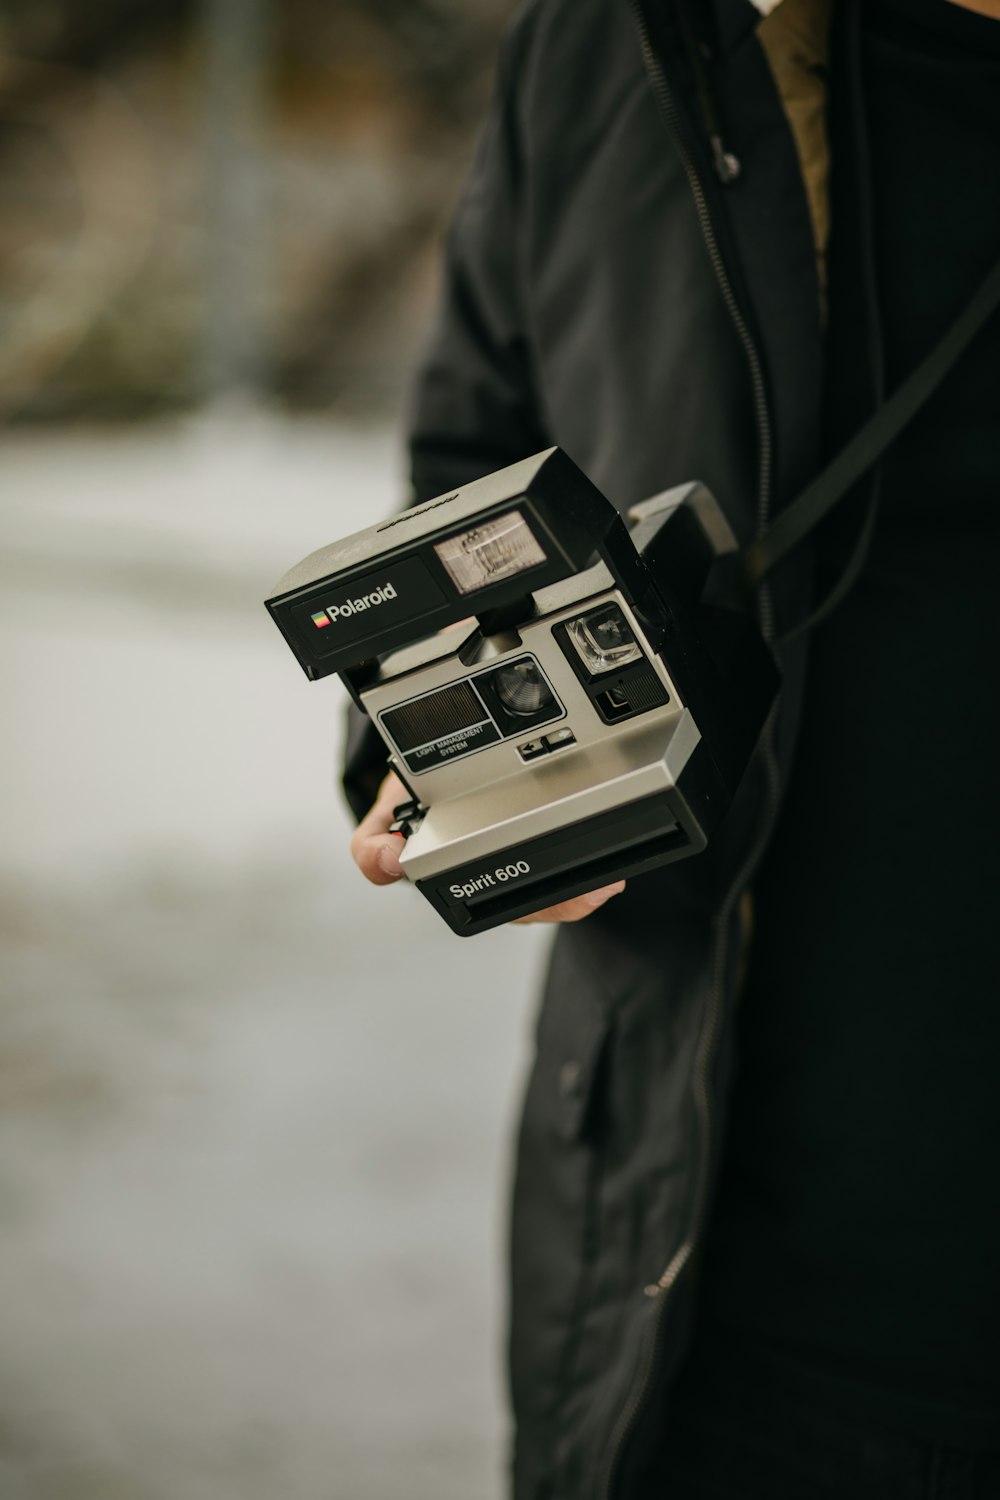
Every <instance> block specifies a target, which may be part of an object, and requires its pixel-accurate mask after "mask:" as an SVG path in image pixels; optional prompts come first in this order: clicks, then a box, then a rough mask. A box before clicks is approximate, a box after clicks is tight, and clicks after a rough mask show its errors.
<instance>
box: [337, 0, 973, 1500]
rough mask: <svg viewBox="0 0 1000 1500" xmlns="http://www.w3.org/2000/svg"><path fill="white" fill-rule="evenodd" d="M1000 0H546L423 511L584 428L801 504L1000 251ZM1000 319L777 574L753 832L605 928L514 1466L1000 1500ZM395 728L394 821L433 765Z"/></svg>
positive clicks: (646, 486) (505, 100)
mask: <svg viewBox="0 0 1000 1500" xmlns="http://www.w3.org/2000/svg"><path fill="white" fill-rule="evenodd" d="M998 156H1000V4H998V3H997V0H865V3H864V4H862V3H860V0H832V4H831V3H829V0H780V3H774V0H758V3H757V4H752V3H751V0H631V3H629V0H573V3H572V4H570V3H569V0H528V3H527V4H525V5H524V6H522V8H521V10H520V11H519V13H518V16H517V18H516V20H515V22H514V24H513V26H512V28H511V31H510V33H509V36H508V38H507V40H506V43H505V46H504V49H503V54H502V58H501V62H500V68H499V76H498V84H497V91H496V97H495V101H494V106H493V109H492V111H491V114H490V117H489V120H488V122H487V124H486V128H485V131H484V133H483V136H482V139H481V141H480V145H479V149H478V152H477V155H476V159H475V163H474V166H473V169H472V172H471V175H470V177H469V180H468V182H467V184H466V187H465V190H464V192H463V194H462V197H461V201H460V203H459V205H458V209H457V212H456V214H455V219H454V223H453V226H452V229H451V233H450V237H449V244H448V252H447V260H446V267H445V278H444V288H443V295H442V301H441V310H440V315H439V321H438V325H437V328H436V331H435V334H434V338H433V341H432V343H431V346H430V349H429V353H428V356H427V360H426V363H425V366H424V369H423V372H422V374H421V377H420V380H419V383H418V387H417V392H416V400H415V407H414V418H413V430H412V436H411V460H412V481H413V496H414V500H415V501H416V502H418V503H419V502H422V501H424V500H427V499H429V498H432V497H434V496H437V495H439V494H442V493H444V492H446V491H448V490H451V489H454V488H455V487H457V486H460V485H462V484H464V483H466V482H468V481H469V480H472V479H474V478H476V477H478V476H479V475H482V474H486V473H489V472H491V471H493V470H495V469H498V468H501V467H503V466H504V465H506V464H509V463H512V462H514V461H516V460H518V459H521V458H523V457H525V456H526V455H528V454H532V453H536V452H538V451H539V450H541V449H543V448H546V447H547V446H549V445H551V444H556V445H558V446H559V447H561V448H563V449H564V450H566V452H567V453H568V454H569V455H570V457H571V458H572V459H573V460H574V461H575V462H576V463H577V464H578V465H579V466H580V468H581V469H583V471H584V472H585V473H586V474H587V475H588V476H589V477H590V478H592V479H593V481H594V483H595V484H597V486H598V487H599V488H600V489H601V490H602V491H603V492H604V493H605V494H607V495H608V496H610V497H611V498H612V499H613V500H614V502H615V504H616V505H617V506H618V507H619V508H620V509H621V510H622V511H623V512H624V511H625V510H627V509H628V508H629V507H630V506H631V505H633V504H634V503H636V502H637V501H639V500H641V499H643V498H644V497H646V496H648V495H651V494H654V493H657V492H659V491H662V490H664V489H666V488H667V487H669V486H672V485H675V484H679V483H682V482H684V481H686V480H691V479H700V480H702V481H704V482H705V483H706V484H707V485H708V486H709V487H710V489H711V490H712V492H713V493H714V494H715V496H716V497H717V499H718V500H719V501H720V503H721V505H722V506H723V509H724V510H725V512H726V515H727V517H728V519H729V521H730V523H731V525H732V527H733V530H734V532H735V533H736V536H737V538H738V540H739V541H740V543H741V545H743V546H748V545H750V544H751V543H752V542H753V541H754V539H755V538H759V537H760V536H762V535H763V534H764V533H765V532H766V530H767V528H768V526H769V524H770V523H771V522H772V521H773V519H774V518H775V517H778V516H780V515H781V513H782V511H783V510H784V509H785V508H786V507H788V506H789V504H790V502H791V501H793V499H794V498H795V497H796V495H798V494H799V492H800V491H801V490H802V489H803V487H804V486H805V485H806V484H807V483H808V482H809V480H810V479H811V478H812V476H814V475H815V474H816V473H817V472H818V471H819V470H821V469H822V467H823V465H824V463H825V462H827V461H828V460H830V459H831V458H833V457H834V455H836V454H837V452H838V451H839V450H840V449H841V448H842V447H843V445H844V444H845V443H846V442H847V441H848V440H849V438H850V437H851V434H852V433H854V432H855V431H857V430H858V429H859V428H860V427H862V426H863V424H864V423H865V422H866V421H868V420H869V419H870V418H871V417H872V415H873V413H877V412H878V411H879V410H880V408H882V407H883V405H884V404H885V403H886V401H887V399H888V397H889V396H890V395H891V393H892V392H893V391H894V390H896V389H897V388H898V387H899V386H900V385H901V384H902V383H903V382H904V381H905V380H906V379H907V377H908V376H909V374H910V372H911V371H912V370H913V369H914V367H916V366H917V365H919V363H920V361H921V360H922V359H924V358H925V356H926V355H927V354H928V351H930V350H932V349H934V348H935V346H936V345H937V344H938V342H939V341H940V340H942V338H943V337H944V336H945V335H946V334H947V332H948V330H949V328H950V326H951V325H953V324H954V323H955V320H956V319H959V318H960V317H961V315H962V312H963V308H965V307H966V305H967V304H968V302H969V299H970V298H971V297H973V294H974V293H975V292H976V289H977V287H979V286H980V284H981V283H982V282H983V279H984V278H985V277H987V276H988V274H989V273H990V271H991V268H992V267H993V266H994V264H995V262H996V258H997V256H998V254H1000V191H998V188H997V167H996V162H997V160H998ZM998 368H1000V326H998V319H997V318H996V317H991V318H989V319H988V320H985V321H984V324H983V326H982V327H981V328H980V329H979V330H978V331H977V332H976V334H975V336H974V337H972V338H970V340H969V341H968V344H967V347H965V348H964V351H963V352H962V353H961V355H960V357H958V358H957V359H955V360H954V362H953V364H952V366H951V367H950V368H948V369H947V370H946V371H944V372H943V373H942V372H941V371H938V375H939V377H940V378H939V379H937V382H936V388H935V389H934V390H933V391H932V392H931V393H930V394H929V395H927V397H926V400H925V401H924V404H923V406H922V408H921V410H920V415H919V417H918V418H917V419H916V420H914V421H912V422H910V423H909V424H908V425H906V426H905V427H904V428H903V430H902V431H901V432H900V433H899V434H898V435H897V436H895V438H894V439H893V441H892V442H891V443H890V444H888V446H887V447H886V450H885V451H884V452H883V453H881V455H880V456H879V458H878V461H877V462H876V463H874V464H873V465H872V467H871V468H870V470H869V472H868V473H867V475H866V477H865V478H864V480H863V481H861V482H859V483H857V484H855V485H854V486H853V487H852V488H851V489H850V490H849V492H848V493H847V494H845V495H844V496H843V497H842V498H841V499H840V500H839V503H838V504H837V505H836V507H835V509H834V510H833V513H832V515H831V516H830V518H829V519H828V520H827V521H825V522H824V523H823V524H822V525H821V526H818V527H816V528H815V529H814V530H813V531H812V532H811V534H810V536H809V537H808V538H807V540H805V541H804V542H803V544H802V545H801V546H799V547H797V548H795V549H794V550H792V551H791V552H790V553H789V554H788V555H787V556H786V557H785V558H784V560H783V561H782V562H781V563H780V565H778V566H777V567H776V568H775V569H774V570H773V572H772V573H771V574H770V575H769V576H768V578H767V580H766V581H765V582H764V583H763V584H762V585H761V586H760V588H759V589H758V591H757V594H756V599H755V605H754V607H755V609H756V612H757V616H758V619H759V623H760V627H761V630H762V631H763V633H764V635H765V638H766V639H767V640H768V642H769V643H770V644H771V646H772V648H773V650H774V651H775V653H776V655H777V657H778V659H779V661H780V665H781V669H782V676H783V687H782V691H781V694H780V699H779V703H778V707H777V710H776V712H775V713H773V714H772V715H771V717H770V719H769V721H768V724H767V727H766V729H765V731H764V733H763V735H762V737H761V740H760V743H759V745H758V748H757V752H756V754H755V756H754V759H753V761H752V763H751V766H750V769H749V770H748V772H747V773H746V775H745V777H744V779H743V782H742V785H741V787H740V790H739V793H738V796H737V798H736V800H735V802H734V804H733V806H732V807H731V809H730V810H729V812H728V814H727V816H726V818H725V820H724V822H723V824H722V826H721V827H720V829H719V830H718V832H717V834H716V835H715V837H714V840H713V842H712V843H711V845H710V847H709V849H708V850H707V851H706V852H705V853H704V854H702V855H699V856H698V857H697V858H696V859H693V860H690V861H686V862H683V863H681V864H676V865H670V866H667V867H665V868H663V869H661V870H659V871H656V872H654V873H653V874H650V875H646V876H644V877H642V878H641V879H638V880H630V881H629V882H628V883H627V885H624V884H623V883H622V882H617V883H615V884H613V885H610V886H606V887H604V888H602V889H599V890H596V891H594V892H593V893H591V894H589V895H586V896H580V897H576V898H574V899H573V900H570V901H567V902H565V903H562V904H560V905H559V906H556V907H554V908H550V909H548V910H546V911H542V912H539V913H538V914H537V916H536V917H535V918H534V919H533V920H537V921H547V922H552V923H555V924H558V933H557V936H556V940H555V945H554V949H553V954H552V961H551V966H550V971H549V977H548V982H547V985H546V991H545V995H544V999H543V1004H542V1009H541V1013H540V1017H539V1022H538V1046H537V1055H536V1059H535V1063H534V1066H533V1070H532V1076H531V1080H530V1083H529V1087H528V1091H527V1095H526V1099H525V1107H524V1115H523V1120H522V1125H521V1131H520V1137H519V1145H518V1158H517V1176H516V1183H515V1193H514V1206H513V1219H512V1235H511V1296H512V1311H511V1340H510V1360H511V1392H512V1400H513V1408H514V1414H515V1418H516V1442H515V1452H514V1463H513V1494H514V1496H515V1500H654V1497H656V1500H709V1497H715V1500H723V1497H725V1500H869V1497H870V1500H887V1497H889V1496H890V1495H891V1496H899V1497H905V1500H910V1497H912V1500H917V1497H933V1496H942V1497H943V1496H945V1495H947V1496H949V1497H962V1500H966V1497H968V1500H972V1497H977V1500H981V1497H991V1496H1000V1375H998V1369H1000V1366H998V1362H997V1360H996V1358H995V1350H996V1348H997V1347H1000V1286H998V1277H997V1271H998V1267H1000V1170H998V1165H997V1149H998V1144H1000V1088H998V1087H997V1082H996V1071H997V1059H998V1057H1000V1003H998V1002H1000V961H998V958H997V945H996V942H995V939H994V936H993V927H994V897H995V891H996V875H995V852H994V851H995V849H996V848H997V845H998V842H1000V797H998V791H997V766H998V765H1000V734H998V719H1000V715H998V714H997V711H996V706H995V704H994V702H993V698H994V690H993V683H994V679H995V671H996V662H997V660H1000V615H998V611H997V608H996V602H995V600H996V576H997V566H998V561H1000V546H998V542H1000V506H998V502H1000V426H998V420H997V401H996V396H997V371H998ZM383 775H384V750H383V749H381V747H380V746H378V745H377V743H376V742H375V740H374V737H373V736H372V735H371V734H370V732H368V731H367V730H366V729H365V727H364V725H363V724H362V723H361V722H357V723H355V725H354V727H353V729H352V732H351V736H350V743H349V755H348V766H347V772H346V778H345V783H346V786H347V790H348V795H349V799H350V801H351V805H352V807H353V808H354V810H355V812H356V814H357V815H358V817H359V818H360V822H359V826H358V830H357V833H356V834H355V837H354V842H353V852H354V856H355V859H356V860H357V863H358V865H359V866H360V869H361V871H362V873H363V874H364V875H365V876H366V877H367V878H368V879H370V880H372V881H374V882H375V883H376V884H390V883H393V882H394V881H396V880H398V878H399V876H400V873H401V871H400V865H399V859H398V855H399V849H400V841H399V839H398V837H397V836H396V835H394V834H390V833H389V832H388V829H389V825H390V822H391V820H392V810H393V808H394V807H395V806H396V804H397V803H398V802H400V801H402V800H404V799H405V797H406V795H407V794H406V792H405V790H404V789H403V788H402V787H401V784H399V783H398V782H395V783H394V778H391V777H390V778H389V779H388V780H387V781H385V782H384V783H383V781H382V778H383Z"/></svg>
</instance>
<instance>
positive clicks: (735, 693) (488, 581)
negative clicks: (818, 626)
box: [267, 448, 777, 936]
mask: <svg viewBox="0 0 1000 1500" xmlns="http://www.w3.org/2000/svg"><path fill="white" fill-rule="evenodd" d="M628 519H629V521H630V523H631V530H630V529H629V528H628V527H627V526H626V524H625V522H624V521H623V520H622V518H621V517H620V516H619V514H618V512H617V511H616V510H615V509H614V507H613V506H612V505H611V504H610V503H609V501H607V500H606V499H605V498H604V496H603V495H602V494H601V493H600V492H599V491H598V490H597V489H595V487H594V486H593V485H592V484H591V483H590V481H589V480H588V479H587V478H586V477H585V475H584V474H582V473H581V472H580V470H579V469H578V468H576V466H575V465H574V464H573V463H572V462H571V460H570V459H569V458H567V456H566V455H565V454H564V453H563V452H561V451H560V450H559V449H557V448H551V449H549V450H548V451H546V452H544V453H539V454H536V455H535V456H534V457H533V458H528V459H525V460H524V461H523V462H521V463H517V464H513V465H512V466H511V467H510V468H507V469H502V470H500V471H499V472H498V473H495V474H490V475H488V476H487V477H486V478H484V479H478V480H476V481H475V482H474V483H472V484H467V485H465V486H463V487H462V488H461V489H459V490H456V491H454V492H453V493H452V494H448V495H442V496H441V497H440V499H437V500H431V501H429V502H428V503H427V504H425V505H420V506H417V507H416V508H415V509H413V510H409V511H405V512H403V513H402V514H400V515H398V516H395V517H394V518H393V519H391V520H388V521H385V522H383V523H382V524H381V525H380V526H372V527H370V528H369V529H368V530H367V531H361V532H358V533H357V534H356V535H354V536H350V537H347V538H346V539H345V540H344V541H340V542H333V543H331V545H330V546H328V547H323V548H321V549H320V550H319V551H318V552H313V553H312V554H311V555H310V556H309V557H307V558H305V559H304V561H302V562H300V563H299V564H298V565H297V566H296V567H294V568H293V569H292V570H291V571H290V572H289V573H287V574H286V575H285V577H284V578H283V579H282V580H281V582H280V584H279V585H278V587H277V590H276V592H275V594H274V597H273V598H271V599H269V600H268V601H267V607H268V609H269V610H270V612H271V614H272V616H273V617H274V620H275V623H276V624H277V626H278V628H279V629H280V630H281V632H282V634H283V635H284V637H285V639H286V641H287V642H288V644H289V646H290V647H291V649H292V651H293V652H294V654H295V656H296V657H297V658H298V661H299V663H300V665H301V666H302V668H303V669H304V671H305V673H306V676H307V677H309V678H319V677H326V676H328V675H329V674H330V673H332V672H336V673H338V674H339V676H340V677H341V679H342V681H343V682H344V684H345V685H346V687H347V690H348V692H349V693H350V694H351V697H352V698H353V699H354V701H355V703H356V704H357V705H358V706H359V707H360V708H361V709H363V710H364V711H365V712H366V713H367V714H369V715H370V717H371V720H372V723H373V724H374V725H375V727H376V728H377V730H378V732H379V734H380V735H381V737H382V739H383V740H384V741H385V745H386V749H387V752H388V765H389V766H390V767H391V768H392V769H393V770H395V771H396V773H397V774H398V775H399V777H400V779H401V780H402V781H403V783H404V784H405V786H406V788H407V791H408V793H409V799H410V800H409V801H408V802H406V803H405V804H403V805H402V806H401V807H399V808H397V810H396V819H397V821H396V823H395V824H394V825H393V826H394V829H396V830H397V831H398V832H400V833H402V834H403V835H404V837H405V839H406V843H405V847H404V849H403V852H402V855H401V863H402V866H403V870H404V872H405V873H406V875H407V876H408V877H409V879H410V880H411V881H412V882H413V884H414V885H415V886H416V887H417V889H418V890H419V891H421V892H422V893H423V895H424V896H426V898H427V899H428V901H430V902H431V904H432V905H433V906H434V907H435V908H436V910H437V911H438V912H440V914H441V916H442V917H443V918H444V919H445V921H446V922H447V923H448V925H449V927H451V929H452V930H453V931H454V932H457V933H459V934H460V935H461V936H470V935H471V934H473V933H477V932H484V931H486V930H487V929H488V928H491V927H496V926H497V925H498V924H499V923H502V922H508V921H510V920H511V919H512V918H515V917H520V916H525V915H527V914H528V913H530V912H533V911H537V910H539V909H540V908H542V907H545V906H549V905H552V904H553V903H554V902H557V901H561V900H564V899H566V898H568V897H571V896H576V895H579V894H581V893H583V892H585V891H589V890H593V889H594V888H595V887H596V886H601V885H605V884H607V883H608V882H610V881H613V880H617V879H619V878H621V877H631V876H637V875H642V874H645V873H646V872H647V871H649V870H653V869H655V868H656V867H657V866H658V865H663V864H666V863H667V862H668V861H671V860H676V859H683V858H684V857H685V856H687V855H690V854H696V853H698V851H699V850H701V849H704V847H705V845H706V843H707V841H708V839H709V838H710V837H711V834H712V831H713V829H714V828H715V827H716V825H717V824H718V822H719V819H720V818H721V817H722V815H723V814H724V812H725V811H726V808H727V807H728V806H729V804H730V802H731V800H732V798H733V795H734V793H735V791H736V788H737V786H738V784H739V781H740V778H741V776H742V774H743V771H744V769H745V767H746V764H747V761H748V760H749V757H750V755H751V752H752V750H753V747H754V744H755V742H756V740H757V737H758V734H759V733H760V730H761V729H762V727H763V724H764V720H765V718H766V716H767V713H768V710H769V708H770V705H771V702H772V699H773V697H774V693H775V690H776V686H777V674H776V670H775V667H774V663H773V660H772V658H771V656H770V653H769V651H768V650H767V647H766V646H765V644H764V642H763V640H762V638H761V636H760V634H759V632H758V630H757V628H756V625H755V624H754V622H753V620H752V619H751V618H750V617H749V616H748V615H745V614H740V613H737V612H734V611H732V610H728V609H720V608H716V607H713V606H711V605H709V604H706V603H704V602H703V597H702V596H703V592H704V588H705V584H706V580H707V578H708V574H709V571H710V569H711V568H712V566H713V564H714V563H715V561H716V560H717V559H718V558H720V557H722V556H724V555H725V554H727V553H732V552H734V551H735V548H736V542H735V539H734V537H733V534H732V532H731V530H730V528H729V525H728V523H727V521H726V519H725V517H724V515H723V513H722V511H721V510H720V509H719V507H718V505H717V504H716V502H715V500H714V499H713V498H712V496H711V495H710V493H709V492H708V490H706V489H705V488H704V486H703V485H701V484H697V483H694V484H685V485H681V486H680V487H679V488H676V489H672V490H669V491H667V492H666V493H664V494H662V495H658V496H656V497H655V498H653V499H651V500H647V501H644V502H643V503H642V504H640V505H637V506H636V507H635V508H634V509H633V510H632V511H631V512H630V513H629V518H628Z"/></svg>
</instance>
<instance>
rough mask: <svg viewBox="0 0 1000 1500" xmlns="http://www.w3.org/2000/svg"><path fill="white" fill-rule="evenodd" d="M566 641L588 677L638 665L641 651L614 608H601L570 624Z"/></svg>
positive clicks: (610, 606)
mask: <svg viewBox="0 0 1000 1500" xmlns="http://www.w3.org/2000/svg"><path fill="white" fill-rule="evenodd" d="M569 638H570V640H571V641H572V642H573V645H574V646H575V647H576V652H577V655H578V656H579V658H580V660H581V661H582V662H583V664H584V666H585V667H586V668H587V671H588V672H589V673H590V675H591V676H592V677H597V676H599V675H600V673H602V672H615V671H618V670H619V669H620V668H621V667H626V666H628V664H629V662H633V661H639V659H640V658H641V656H642V651H641V649H640V647H639V643H638V641H637V640H636V638H635V636H634V635H633V634H632V631H631V630H630V629H629V625H628V621H627V620H626V619H625V616H624V615H623V614H622V612H621V610H620V609H619V608H618V606H617V604H605V605H604V606H603V607H602V608H601V609H593V610H591V611H590V613H589V614H586V615H580V616H579V618H578V619H576V620H571V621H570V625H569Z"/></svg>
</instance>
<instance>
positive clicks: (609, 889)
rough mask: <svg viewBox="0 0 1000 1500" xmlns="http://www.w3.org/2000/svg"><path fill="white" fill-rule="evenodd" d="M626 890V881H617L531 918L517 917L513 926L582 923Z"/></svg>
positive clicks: (534, 914) (574, 897)
mask: <svg viewBox="0 0 1000 1500" xmlns="http://www.w3.org/2000/svg"><path fill="white" fill-rule="evenodd" d="M624 889H625V882H624V880H616V881H615V883H614V885H602V886H601V888H600V890H598V891H588V892H587V894H586V895H585V896H573V897H572V898H571V900H569V901H559V902H558V903H557V904H556V905H555V906H546V907H544V908H543V909H542V910H541V911H536V912H532V914H531V916H530V917H517V918H515V921H514V924H513V925H514V926H516V927H525V926H527V924H528V923H529V922H580V921H582V920H583V918H584V917H589V916H590V915H591V913H592V912H595V911H597V910H598V909H599V908H600V907H602V906H603V905H604V903H605V901H610V900H611V897H612V896H619V895H621V893H622V891H623V890H624Z"/></svg>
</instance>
